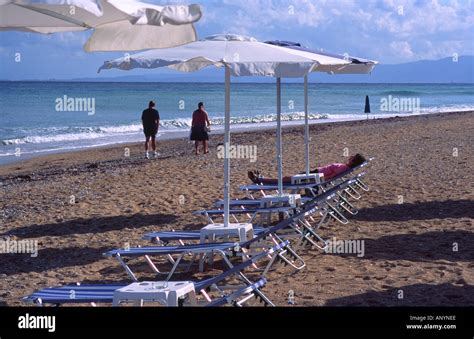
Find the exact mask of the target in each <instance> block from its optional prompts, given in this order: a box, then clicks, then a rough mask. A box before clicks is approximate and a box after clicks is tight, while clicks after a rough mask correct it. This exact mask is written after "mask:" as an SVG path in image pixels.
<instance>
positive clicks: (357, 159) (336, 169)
mask: <svg viewBox="0 0 474 339" xmlns="http://www.w3.org/2000/svg"><path fill="white" fill-rule="evenodd" d="M365 161H366V160H365V158H364V156H362V154H359V153H357V154H356V155H354V156H352V157H350V158H349V160H348V161H347V163H345V164H341V163H333V164H329V165H326V166H321V167H318V168H316V169H315V170H312V171H311V172H310V173H312V174H315V173H322V174H323V175H324V180H330V179H331V178H334V177H335V176H337V175H339V174H341V173H344V172H346V171H348V170H350V169H351V168H354V167H357V166H359V165H361V164H363V163H364V162H365ZM301 174H304V173H301ZM248 176H249V179H250V180H252V181H253V182H254V183H255V184H270V185H271V184H278V179H273V178H264V177H263V176H262V174H261V173H260V172H258V171H249V172H248ZM283 183H284V184H290V183H291V177H283Z"/></svg>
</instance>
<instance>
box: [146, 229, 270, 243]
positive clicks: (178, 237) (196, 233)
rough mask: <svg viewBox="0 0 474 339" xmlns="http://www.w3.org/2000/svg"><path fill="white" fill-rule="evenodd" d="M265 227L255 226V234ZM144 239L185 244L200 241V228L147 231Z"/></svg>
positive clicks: (153, 241) (154, 241)
mask: <svg viewBox="0 0 474 339" xmlns="http://www.w3.org/2000/svg"><path fill="white" fill-rule="evenodd" d="M264 230H265V229H264V228H262V227H254V229H253V232H254V234H258V233H259V232H263V231H264ZM142 239H143V240H149V241H151V242H152V243H154V244H161V245H167V244H169V243H170V242H172V241H178V242H179V243H180V244H181V245H185V243H184V242H185V241H198V240H200V239H201V231H200V230H191V231H161V232H150V233H146V234H145V235H144V236H143V237H142Z"/></svg>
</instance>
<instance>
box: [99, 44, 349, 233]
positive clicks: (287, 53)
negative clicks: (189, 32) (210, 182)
mask: <svg viewBox="0 0 474 339" xmlns="http://www.w3.org/2000/svg"><path fill="white" fill-rule="evenodd" d="M235 42H241V43H242V45H237V44H234V43H235ZM251 43H254V45H249V44H251ZM221 44H223V45H221ZM270 46H271V45H269V44H265V43H262V42H258V41H256V40H255V39H253V38H248V37H241V36H236V35H224V36H222V35H217V36H212V37H209V38H206V39H204V40H201V41H197V42H194V43H191V44H188V45H184V46H180V47H175V48H169V49H160V50H150V51H146V52H143V53H139V54H135V55H131V56H127V59H126V60H125V58H119V59H116V60H113V61H110V62H105V63H104V65H103V66H102V67H101V68H100V69H99V71H100V70H101V69H110V68H119V69H124V70H129V69H132V68H159V67H169V68H172V69H175V70H178V71H183V72H192V71H197V70H200V69H202V68H204V67H207V66H210V65H214V66H217V67H222V66H224V67H225V119H224V120H225V124H224V226H227V225H229V210H230V208H229V190H230V186H229V182H230V159H229V156H228V153H229V147H230V77H231V75H232V74H231V72H233V75H234V76H273V77H275V78H276V90H277V107H276V111H277V157H278V159H277V160H278V172H279V179H280V180H279V183H280V189H279V192H280V194H281V193H282V191H283V190H282V184H283V183H282V157H281V148H282V147H281V77H303V76H307V74H308V73H309V72H310V71H311V70H313V68H314V67H316V66H318V65H321V64H323V65H325V66H328V67H329V66H331V65H338V67H341V65H343V64H347V63H348V62H347V61H344V60H342V61H341V60H340V59H337V58H334V57H330V56H329V57H328V56H321V58H319V60H314V59H310V58H307V57H305V56H304V54H305V53H303V52H299V51H294V50H290V49H286V48H282V47H280V46H271V47H270ZM236 51H238V52H239V53H241V55H239V58H238V60H235V58H234V59H232V58H233V56H235V53H236ZM239 53H238V54H239Z"/></svg>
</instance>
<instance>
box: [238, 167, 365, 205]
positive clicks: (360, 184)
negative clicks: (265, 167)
mask: <svg viewBox="0 0 474 339" xmlns="http://www.w3.org/2000/svg"><path fill="white" fill-rule="evenodd" d="M372 160H373V158H370V159H369V160H368V161H366V162H364V163H362V164H360V165H358V166H356V167H354V168H351V169H349V170H347V171H345V172H343V173H341V174H339V175H337V176H335V177H333V178H331V179H329V180H325V181H323V182H320V183H312V184H288V183H284V184H283V189H284V190H285V191H288V192H290V193H297V192H300V191H305V192H309V193H310V196H313V197H314V196H317V194H318V193H319V191H320V190H323V191H324V190H326V189H327V188H329V187H332V186H335V185H337V184H339V183H341V182H343V181H344V180H346V179H347V178H348V177H349V176H350V175H352V174H354V173H355V172H357V171H359V170H360V169H362V168H364V167H366V166H367V165H368V164H369V163H370V161H372ZM351 188H352V189H353V190H354V191H355V193H354V198H355V197H356V196H358V198H357V199H359V198H360V193H358V192H357V189H362V190H363V191H366V192H368V191H369V186H368V185H367V184H366V183H364V181H363V180H362V176H359V177H358V178H357V180H356V181H355V182H354V184H353V185H352V186H351ZM239 189H240V190H242V191H244V192H245V193H246V194H247V196H248V197H249V200H258V198H256V197H254V195H253V193H254V192H260V193H261V194H262V196H265V195H266V192H269V191H275V192H276V191H278V185H277V184H250V185H243V186H240V187H239Z"/></svg>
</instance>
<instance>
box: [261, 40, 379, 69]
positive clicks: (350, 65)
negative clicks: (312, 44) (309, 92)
mask: <svg viewBox="0 0 474 339" xmlns="http://www.w3.org/2000/svg"><path fill="white" fill-rule="evenodd" d="M266 43H267V44H270V45H274V46H281V47H286V48H288V49H291V50H295V51H300V52H304V53H305V54H304V55H305V56H306V57H308V58H310V59H319V58H321V57H324V56H325V57H331V58H336V59H339V60H346V61H348V62H347V63H346V64H344V65H342V66H341V67H339V68H337V67H333V66H332V65H329V66H328V65H319V66H318V67H317V68H315V69H313V71H314V72H326V73H329V74H368V73H370V72H372V70H373V69H374V67H375V65H377V64H378V62H377V61H374V60H369V59H363V58H359V57H354V56H350V55H348V54H346V55H342V54H336V53H330V52H325V51H318V50H315V49H311V48H307V47H304V46H302V45H301V44H300V43H298V42H291V41H281V40H274V41H266Z"/></svg>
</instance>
